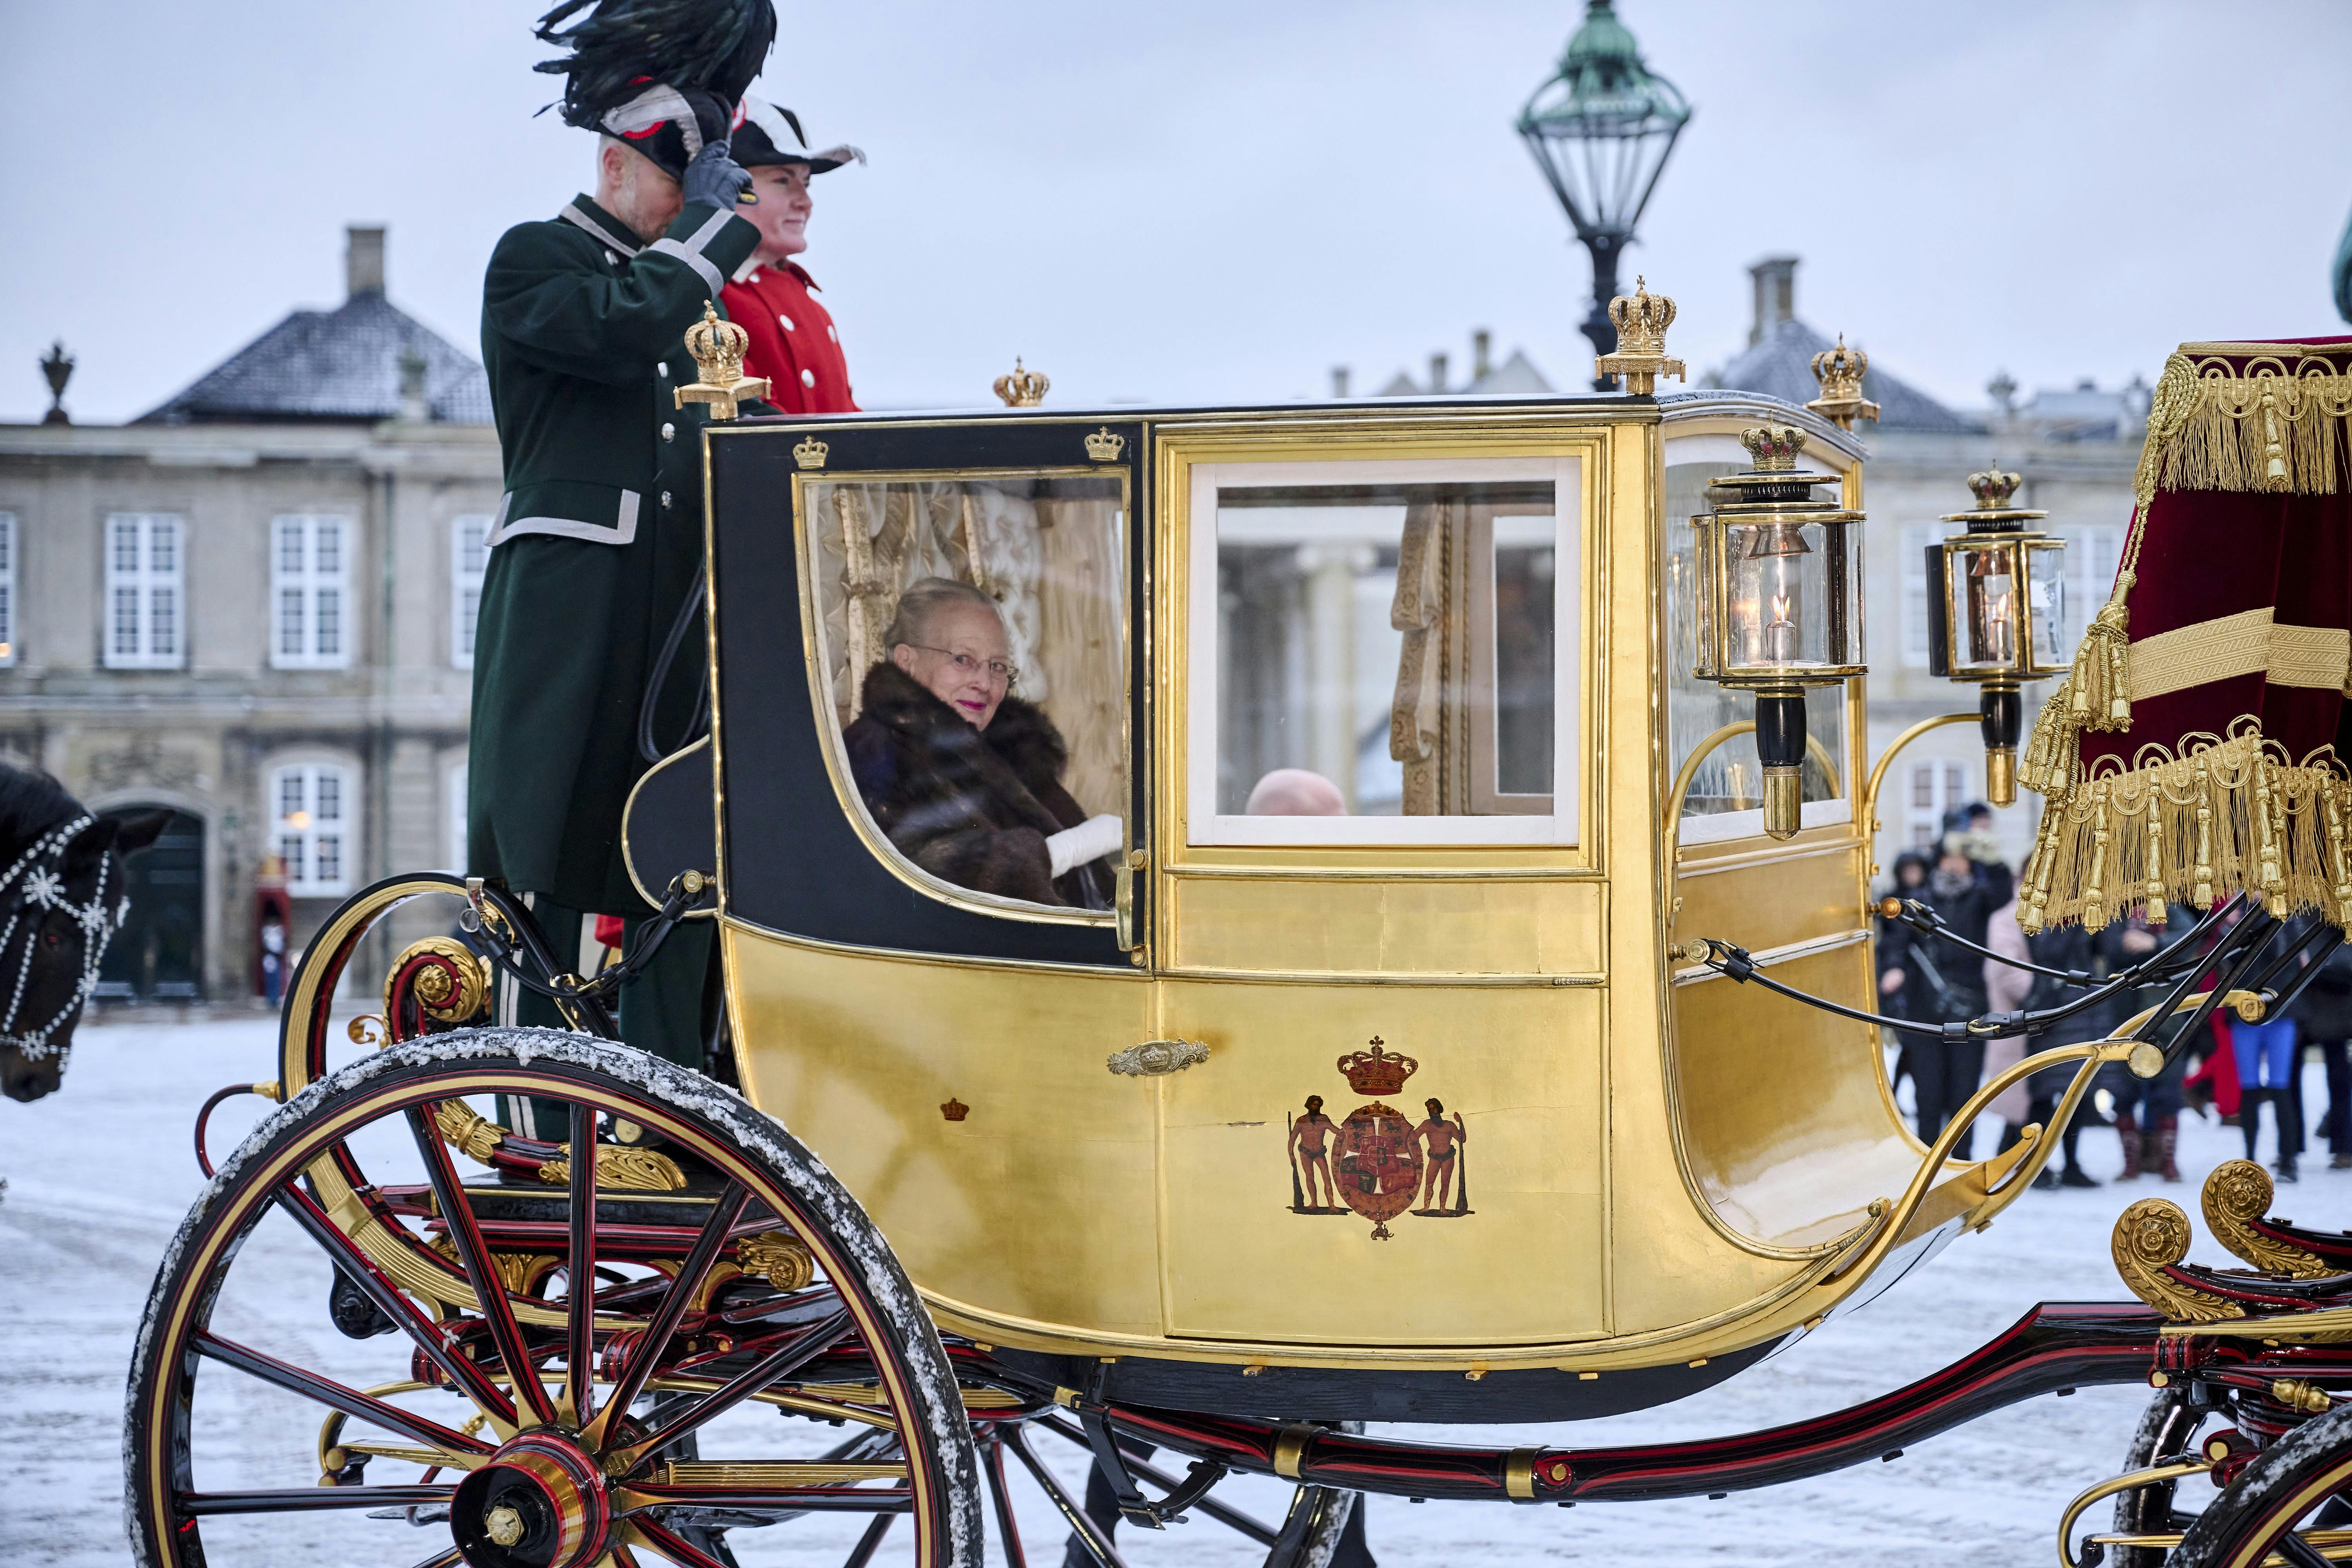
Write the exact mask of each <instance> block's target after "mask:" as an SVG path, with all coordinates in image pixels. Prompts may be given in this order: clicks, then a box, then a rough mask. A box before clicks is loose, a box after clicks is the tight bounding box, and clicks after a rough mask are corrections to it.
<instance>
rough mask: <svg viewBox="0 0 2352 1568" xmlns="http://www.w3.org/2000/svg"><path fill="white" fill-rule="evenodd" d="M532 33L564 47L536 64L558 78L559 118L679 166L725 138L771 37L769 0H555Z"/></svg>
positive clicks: (672, 169) (664, 164) (679, 170)
mask: <svg viewBox="0 0 2352 1568" xmlns="http://www.w3.org/2000/svg"><path fill="white" fill-rule="evenodd" d="M583 11H585V12H586V13H587V15H586V16H580V19H579V20H578V21H572V17H574V16H579V14H580V13H581V12H583ZM567 22H570V23H571V26H564V24H565V23H567ZM536 35H537V37H539V39H540V41H541V42H542V43H549V44H559V45H562V46H563V47H566V48H567V49H569V50H570V51H571V52H570V53H569V54H567V55H565V56H564V57H562V58H558V59H551V60H542V61H541V62H540V64H539V66H538V67H537V68H538V69H540V70H542V71H545V72H547V73H549V74H550V75H554V76H561V77H562V78H563V79H564V85H563V97H562V100H561V106H562V115H563V122H564V123H565V124H567V125H575V126H578V127H579V128H581V129H582V130H583V131H602V132H606V133H608V134H610V135H614V136H618V137H621V138H623V139H624V140H625V141H626V142H629V144H630V145H632V146H634V147H635V148H636V149H637V151H638V152H640V153H644V154H645V155H646V157H648V158H650V159H652V160H653V161H654V163H656V165H658V166H659V167H661V168H662V169H664V170H666V171H667V172H668V173H669V174H674V175H675V174H684V173H685V172H686V166H687V164H688V163H690V162H692V161H693V159H694V156H695V154H697V153H700V152H701V151H702V149H703V147H704V145H705V144H707V143H709V142H719V141H724V140H726V138H727V135H728V132H729V129H730V125H731V124H732V122H733V121H734V120H735V119H736V117H737V116H738V114H739V113H740V105H741V103H742V99H743V90H744V89H746V88H748V87H750V86H751V79H752V78H753V77H756V76H758V75H759V74H760V68H761V66H762V65H764V64H765V63H766V62H767V58H768V51H769V49H770V48H771V47H773V46H774V44H775V41H776V7H775V3H774V0H562V4H561V5H557V6H556V7H555V8H554V9H553V10H551V11H550V12H548V13H547V15H546V16H541V18H540V19H539V26H538V27H537V29H536Z"/></svg>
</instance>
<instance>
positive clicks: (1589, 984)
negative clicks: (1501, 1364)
mask: <svg viewBox="0 0 2352 1568" xmlns="http://www.w3.org/2000/svg"><path fill="white" fill-rule="evenodd" d="M1384 434H1385V433H1384ZM1449 434H1450V432H1441V431H1433V432H1431V433H1429V434H1428V435H1425V436H1424V437H1423V439H1422V441H1421V443H1420V446H1421V450H1422V451H1423V453H1426V454H1428V455H1426V456H1415V455H1411V453H1412V443H1410V442H1409V441H1408V439H1406V438H1404V437H1392V438H1390V439H1387V440H1384V441H1383V442H1382V443H1381V445H1380V446H1375V445H1374V444H1373V443H1370V442H1363V443H1360V444H1359V445H1357V446H1356V447H1354V449H1353V450H1352V451H1349V450H1347V449H1345V448H1339V444H1338V443H1337V442H1331V443H1328V445H1327V446H1326V447H1325V448H1324V449H1325V450H1328V451H1331V452H1332V454H1333V455H1332V456H1330V457H1328V458H1327V457H1323V456H1321V454H1320V453H1319V452H1315V449H1314V448H1312V447H1309V448H1307V450H1308V451H1309V452H1310V453H1312V454H1313V460H1307V461H1301V460H1297V453H1298V451H1299V444H1297V443H1291V444H1289V445H1288V447H1287V449H1286V448H1285V445H1284V444H1283V443H1282V442H1280V440H1279V439H1278V437H1277V438H1270V439H1264V440H1263V441H1262V442H1260V443H1258V444H1255V449H1253V446H1252V445H1248V444H1244V443H1242V442H1239V441H1233V440H1226V441H1223V442H1222V443H1220V444H1216V445H1213V444H1211V443H1210V442H1207V441H1203V442H1202V443H1201V445H1200V447H1196V448H1193V449H1192V450H1190V451H1188V450H1187V448H1186V447H1184V446H1182V445H1180V444H1175V443H1174V441H1171V451H1170V454H1169V456H1168V458H1167V459H1166V461H1167V474H1168V477H1167V478H1166V479H1164V480H1163V482H1162V484H1161V487H1160V488H1161V491H1162V493H1164V494H1169V495H1171V496H1174V495H1180V494H1181V496H1183V497H1184V498H1185V499H1186V501H1187V505H1186V509H1185V511H1184V513H1183V515H1182V516H1181V518H1175V519H1171V522H1170V533H1171V540H1170V543H1169V546H1168V548H1167V550H1166V551H1165V552H1164V553H1163V562H1164V563H1166V564H1167V566H1168V569H1169V573H1170V576H1171V583H1170V584H1169V586H1168V588H1167V589H1166V590H1165V592H1164V595H1163V600H1162V611H1163V616H1166V617H1168V619H1169V620H1171V621H1175V620H1176V617H1177V616H1179V615H1181V621H1178V622H1177V625H1178V626H1180V627H1181V630H1180V631H1179V632H1177V633H1175V634H1173V635H1168V636H1166V637H1165V640H1167V641H1169V642H1171V643H1173V644H1179V645H1181V646H1180V648H1179V650H1178V651H1177V652H1176V653H1174V654H1172V655H1171V658H1181V668H1182V669H1183V671H1184V675H1185V686H1184V688H1183V690H1184V702H1183V706H1182V710H1181V713H1177V712H1171V713H1168V714H1166V715H1164V716H1163V718H1162V724H1161V731H1162V734H1163V736H1166V737H1168V740H1167V742H1166V743H1167V745H1168V747H1169V752H1170V755H1171V758H1181V777H1182V781H1183V782H1182V793H1181V795H1180V796H1177V797H1176V798H1174V799H1171V800H1167V801H1163V802H1162V803H1161V816H1162V818H1163V820H1166V821H1168V822H1169V823H1170V826H1169V827H1168V828H1166V829H1164V830H1163V834H1164V837H1166V839H1167V841H1168V843H1167V851H1168V863H1167V868H1166V872H1165V875H1166V878H1167V882H1168V893H1167V898H1166V903H1165V907H1164V908H1163V910H1161V912H1160V930H1161V931H1162V932H1163V933H1164V936H1163V942H1162V948H1161V951H1160V953H1159V954H1158V956H1159V958H1160V963H1161V965H1162V971H1161V972H1162V974H1163V977H1164V978H1163V980H1162V994H1163V999H1164V1000H1163V1016H1162V1020H1161V1025H1162V1029H1163V1031H1164V1032H1165V1033H1167V1034H1169V1035H1171V1036H1173V1037H1181V1038H1183V1039H1186V1040H1192V1041H1197V1042H1200V1043H1201V1044H1202V1045H1205V1046H1206V1047H1207V1048H1208V1051H1209V1056H1208V1059H1207V1060H1206V1061H1205V1062H1202V1063H1201V1064H1199V1065H1197V1066H1194V1067H1192V1068H1187V1069H1185V1070H1183V1071H1181V1072H1180V1073H1177V1074H1175V1075H1172V1076H1171V1077H1168V1078H1165V1079H1161V1080H1160V1082H1161V1086H1162V1087H1161V1089H1160V1113H1161V1118H1162V1138H1163V1144H1164V1151H1165V1152H1164V1160H1165V1174H1164V1179H1163V1182H1162V1192H1163V1202H1164V1203H1165V1205H1166V1216H1165V1220H1164V1227H1165V1235H1166V1237H1167V1242H1166V1248H1167V1251H1166V1274H1167V1279H1168V1303H1169V1305H1168V1312H1169V1321H1170V1325H1171V1332H1172V1333H1175V1334H1181V1335H1188V1336H1201V1337H1204V1338H1221V1337H1233V1338H1246V1339H1255V1340H1260V1341H1268V1340H1285V1341H1291V1342H1356V1343H1386V1344H1401V1343H1420V1344H1441V1343H1460V1342H1469V1343H1480V1342H1484V1343H1492V1342H1498V1341H1503V1340H1511V1339H1528V1338H1534V1337H1540V1336H1543V1335H1545V1334H1549V1333H1555V1332H1557V1331H1559V1327H1560V1325H1561V1324H1562V1323H1563V1322H1567V1323H1570V1324H1574V1325H1576V1326H1577V1328H1578V1329H1579V1330H1580V1331H1581V1330H1586V1329H1594V1328H1597V1327H1598V1326H1599V1325H1600V1323H1601V1308H1602V1298H1601V1286H1600V1278H1601V1274H1600V1269H1599V1268H1598V1267H1597V1260H1598V1243H1599V1237H1600V1235H1601V1231H1600V1208H1599V1194H1600V1191H1601V1186H1600V1178H1601V1128H1602V1117H1601V1055H1600V1039H1601V1029H1600V1026H1599V1025H1600V1018H1601V1005H1600V1003H1601V990H1600V980H1601V974H1600V969H1601V959H1600V950H1599V941H1600V932H1601V921H1600V914H1601V885H1600V883H1599V882H1598V880H1597V879H1596V878H1595V876H1594V874H1593V871H1594V868H1593V866H1592V858H1591V853H1590V844H1589V840H1588V839H1587V837H1586V836H1585V834H1584V832H1583V831H1582V828H1583V826H1584V823H1583V822H1582V821H1580V816H1581V815H1583V814H1580V801H1581V800H1582V799H1583V798H1584V796H1583V789H1584V779H1585V777H1586V776H1587V771H1588V769H1589V766H1590V763H1589V760H1588V753H1587V751H1586V737H1587V735H1588V733H1589V731H1588V727H1587V725H1586V724H1585V722H1584V721H1583V719H1582V717H1581V714H1580V708H1581V705H1582V698H1581V693H1582V679H1583V674H1584V671H1585V670H1587V669H1588V668H1591V660H1590V659H1589V658H1587V657H1586V655H1585V654H1584V652H1583V647H1582V638H1581V633H1580V626H1581V625H1582V623H1583V621H1584V619H1585V616H1584V613H1583V605H1584V584H1585V583H1586V581H1587V574H1586V572H1585V570H1584V566H1583V562H1584V561H1585V560H1586V559H1587V558H1588V553H1589V552H1588V550H1587V547H1586V542H1585V537H1586V533H1587V531H1588V528H1589V526H1590V525H1589V524H1588V522H1587V518H1588V513H1589V506H1588V503H1587V501H1586V499H1585V498H1586V490H1585V484H1586V479H1585V476H1586V475H1587V474H1589V473H1590V472H1591V469H1592V468H1593V466H1594V459H1593V458H1592V457H1591V455H1590V454H1591V447H1588V446H1587V445H1585V444H1583V442H1581V441H1580V439H1579V437H1578V436H1577V435H1576V433H1574V432H1572V431H1571V432H1567V433H1564V434H1562V435H1560V436H1559V437H1557V438H1556V439H1554V440H1553V441H1551V442H1549V443H1539V442H1538V441H1536V440H1531V439H1528V438H1525V437H1521V438H1520V439H1519V440H1517V441H1516V442H1506V441H1505V440H1503V439H1493V440H1488V441H1482V440H1480V439H1477V438H1475V437H1462V436H1454V437H1452V438H1451V439H1447V436H1448V435H1449ZM1587 439H1590V438H1587ZM1175 441H1181V437H1179V438H1175ZM1367 447H1369V448H1370V453H1368V452H1367V451H1366V448H1367ZM1498 447H1499V448H1501V449H1500V450H1497V449H1496V448H1498ZM1547 447H1549V449H1547ZM1383 448H1385V449H1383ZM1388 452H1400V453H1402V454H1405V455H1401V456H1399V457H1396V458H1390V457H1388V456H1387V455H1386V454H1387V453H1388ZM1260 453H1265V454H1267V455H1266V456H1264V457H1261V456H1259V454H1260ZM1372 454H1378V455H1372ZM1180 526H1181V532H1180V531H1179V529H1180ZM1170 771H1171V772H1174V771H1176V770H1175V769H1174V768H1172V767H1171V770H1170ZM1374 1279H1377V1280H1378V1284H1377V1286H1376V1287H1375V1286H1374V1285H1372V1284H1371V1283H1370V1282H1371V1281H1372V1280H1374ZM1465 1279H1468V1280H1495V1281H1505V1280H1507V1281H1509V1282H1510V1288H1509V1289H1494V1290H1465V1289H1463V1285H1462V1281H1464V1280H1465Z"/></svg>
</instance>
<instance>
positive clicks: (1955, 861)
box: [1910, 833, 2016, 1160]
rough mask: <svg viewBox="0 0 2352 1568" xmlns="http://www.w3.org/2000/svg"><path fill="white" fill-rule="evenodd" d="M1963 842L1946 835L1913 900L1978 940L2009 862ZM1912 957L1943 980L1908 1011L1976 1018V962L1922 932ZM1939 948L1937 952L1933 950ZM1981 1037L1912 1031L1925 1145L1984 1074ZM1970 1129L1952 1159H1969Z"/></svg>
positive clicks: (1979, 984) (1981, 1008) (1979, 1006)
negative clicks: (1923, 1004) (1930, 1000)
mask: <svg viewBox="0 0 2352 1568" xmlns="http://www.w3.org/2000/svg"><path fill="white" fill-rule="evenodd" d="M1970 848H1971V845H1970V844H1969V841H1968V839H1967V838H1966V837H1964V836H1963V835H1960V834H1957V833H1953V834H1947V835H1946V836H1945V837H1944V843H1943V848H1942V852H1941V853H1940V854H1939V855H1938V856H1937V860H1936V867H1935V869H1934V870H1933V871H1932V872H1931V873H1930V874H1929V876H1928V878H1927V889H1926V890H1925V896H1924V897H1923V898H1922V899H1921V900H1920V901H1921V902H1923V903H1925V904H1927V906H1928V907H1930V908H1931V909H1933V910H1935V911H1936V912H1937V914H1938V915H1940V916H1942V917H1943V921H1944V923H1945V924H1946V925H1947V926H1948V927H1950V928H1951V930H1952V932H1953V934H1954V935H1956V936H1959V937H1963V938H1965V939H1967V940H1968V941H1969V942H1977V943H1979V944H1981V943H1982V942H1984V940H1985V934H1986V927H1987V926H1988V925H1990V923H1991V921H1992V915H1993V911H1994V910H1998V909H2000V908H2001V907H2002V906H2003V905H2004V904H2006V903H2008V902H2009V900H2010V898H2011V894H2012V893H2013V892H2014V891H2015V890H2016V883H2015V880H2014V879H2012V878H2011V875H2010V871H2009V868H2008V867H2007V866H2005V865H2002V864H2001V863H2000V861H1998V860H1990V859H1989V860H1978V859H1974V858H1971V857H1970ZM1915 940H1916V942H1917V943H1918V947H1919V952H1918V956H1919V957H1920V958H1921V959H1922V960H1923V961H1925V962H1926V963H1929V964H1932V965H1933V966H1934V969H1935V973H1936V974H1937V976H1938V977H1940V978H1941V979H1942V981H1943V984H1942V985H1941V986H1940V987H1934V988H1933V989H1935V990H1937V997H1936V1001H1935V1003H1934V1004H1933V1005H1932V1006H1931V1007H1929V1008H1927V1009H1920V1008H1918V1007H1917V1005H1916V1004H1915V1005H1914V1010H1913V1012H1912V1013H1911V1015H1910V1016H1912V1017H1914V1018H1917V1019H1920V1020H1922V1021H1924V1022H1931V1023H1954V1022H1958V1021H1960V1020H1963V1019H1968V1018H1976V1017H1981V1016H1983V1015H1984V1012H1985V1010H1986V1007H1987V1005H1988V1003H1987V998H1986V995H1985V983H1984V965H1983V963H1982V961H1980V960H1979V959H1977V958H1976V957H1975V955H1973V954H1971V953H1969V952H1967V951H1966V950H1965V949H1962V948H1958V947H1953V946H1951V945H1949V944H1948V943H1942V942H1937V941H1936V940H1935V939H1933V938H1930V937H1925V936H1922V937H1918V938H1916V939H1915ZM1938 949H1940V950H1941V951H1937V950H1938ZM1984 1052H1985V1048H1984V1042H1983V1041H1982V1040H1977V1039H1964V1040H1937V1039H1928V1038H1927V1037H1918V1036H1915V1037H1913V1038H1912V1040H1911V1051H1910V1055H1911V1066H1912V1071H1913V1073H1914V1075H1915V1077H1914V1079H1913V1082H1914V1083H1915V1084H1916V1093H1917V1097H1918V1098H1917V1106H1918V1129H1919V1138H1920V1141H1921V1142H1928V1143H1932V1142H1935V1140H1936V1136H1937V1134H1938V1133H1940V1132H1942V1131H1943V1130H1944V1124H1945V1123H1946V1122H1948V1121H1950V1120H1951V1119H1952V1117H1953V1115H1954V1114H1955V1113H1956V1112H1957V1111H1958V1110H1959V1109H1960V1107H1961V1106H1962V1105H1964V1104H1965V1103H1967V1101H1968V1098H1969V1096H1970V1095H1972V1094H1974V1093H1975V1092H1976V1090H1977V1084H1978V1081H1979V1079H1982V1078H1983V1077H1984ZM1972 1141H1973V1138H1972V1134H1971V1133H1969V1132H1965V1131H1964V1132H1962V1133H1961V1134H1960V1137H1959V1142H1958V1143H1957V1144H1956V1145H1954V1148H1953V1151H1952V1157H1953V1158H1954V1159H1956V1160H1966V1159H1969V1158H1970V1157H1971V1155H1970V1152H1969V1150H1970V1144H1971V1142H1972Z"/></svg>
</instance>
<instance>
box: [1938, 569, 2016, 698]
mask: <svg viewBox="0 0 2352 1568" xmlns="http://www.w3.org/2000/svg"><path fill="white" fill-rule="evenodd" d="M2017 557H2018V546H2017V542H2016V541H2015V540H2006V539H2005V540H2000V541H1998V542H1991V543H1986V544H1958V543H1956V544H1954V545H1953V546H1952V547H1950V548H1949V549H1948V551H1947V552H1945V556H1944V561H1945V581H1946V584H1948V587H1949V589H1950V591H1951V596H1952V613H1951V628H1952V632H1951V635H1952V658H1951V663H1952V668H1953V669H1954V670H1956V671H1958V670H2012V669H2017V668H2021V660H2020V658H2019V657H2018V653H2019V638H2020V637H2021V635H2022V628H2021V617H2022V616H2023V613H2024V606H2023V605H2021V603H2020V600H2021V598H2022V597H2023V595H2021V593H2020V592H2019V590H2020V588H2021V584H2020V583H2019V581H2018V559H2017Z"/></svg>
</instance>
